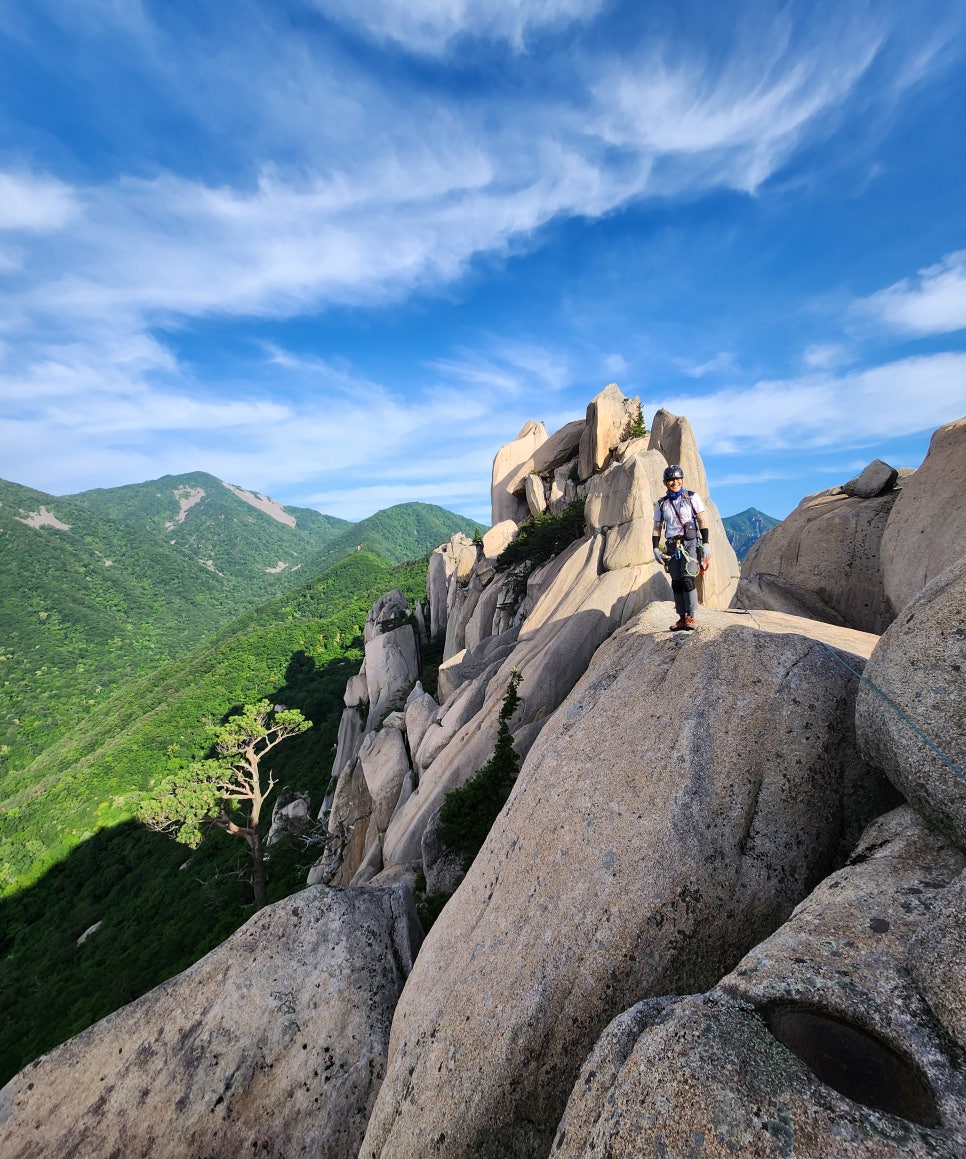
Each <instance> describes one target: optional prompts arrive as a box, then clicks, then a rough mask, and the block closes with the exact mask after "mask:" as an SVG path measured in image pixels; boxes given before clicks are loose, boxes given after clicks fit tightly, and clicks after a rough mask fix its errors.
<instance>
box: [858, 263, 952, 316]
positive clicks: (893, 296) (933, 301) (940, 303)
mask: <svg viewBox="0 0 966 1159" xmlns="http://www.w3.org/2000/svg"><path fill="white" fill-rule="evenodd" d="M853 314H854V316H856V317H858V318H868V319H872V320H873V321H875V322H878V323H879V324H881V325H884V326H886V327H888V328H889V329H891V330H894V331H896V332H897V333H898V334H902V335H913V336H917V337H918V336H922V335H926V334H950V333H953V332H954V331H956V330H963V329H966V250H957V251H956V252H955V253H951V254H947V255H946V256H945V257H944V258H943V259H942V260H941V261H939V262H937V263H936V264H935V265H932V266H927V267H926V268H925V269H923V270H920V271H919V273H918V274H917V275H916V277H914V278H903V279H902V280H901V281H899V282H896V283H894V284H893V285H891V286H889V287H887V288H886V289H884V290H879V291H878V292H877V293H875V294H872V295H871V296H870V297H868V298H863V299H861V300H860V301H858V302H857V303H856V304H855V306H854V307H853Z"/></svg>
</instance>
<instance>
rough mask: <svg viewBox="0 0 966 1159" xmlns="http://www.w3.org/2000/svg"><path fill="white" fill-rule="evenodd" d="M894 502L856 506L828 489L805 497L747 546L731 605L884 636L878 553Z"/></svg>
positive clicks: (873, 500)
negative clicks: (809, 618)
mask: <svg viewBox="0 0 966 1159" xmlns="http://www.w3.org/2000/svg"><path fill="white" fill-rule="evenodd" d="M898 495H899V492H898V490H895V489H892V490H888V491H886V493H885V494H882V495H875V496H872V497H868V498H862V497H859V496H853V495H849V494H847V493H846V491H845V489H844V488H842V487H833V488H831V489H830V490H829V491H823V492H821V493H819V494H817V495H809V496H807V497H806V498H805V499H803V500H802V501H801V503H799V505H798V507H796V508H795V510H794V511H793V512H792V513H791V514H790V515H789V516H788V518H787V519H784V520H783V521H782V522H781V523H779V524H778V526H777V527H773V528H772V529H771V530H770V531H768V532H766V533H765V535H763V536H762V537H761V539H759V540H758V542H757V543H755V544H753V545H752V548H751V550H750V551H749V552H748V555H747V556H746V557H745V559H744V561H743V562H742V565H741V580H740V582H739V584H738V590H737V593H736V596H735V603H736V604H737V605H738V606H739V607H744V608H766V609H769V610H771V611H777V612H789V613H791V614H793V615H807V616H812V617H814V618H815V619H820V620H825V621H827V622H828V623H830V624H841V625H843V626H845V627H850V628H856V629H858V630H860V631H864V632H876V633H881V632H884V631H885V629H886V628H887V627H888V626H889V624H890V623H891V622H892V612H891V609H890V607H889V603H888V601H887V599H886V593H885V586H884V583H883V576H882V564H881V560H880V555H879V553H880V546H881V542H882V536H883V533H884V532H885V529H886V526H887V523H888V520H889V516H890V514H891V512H892V509H893V507H894V505H895V503H896V500H897V498H898Z"/></svg>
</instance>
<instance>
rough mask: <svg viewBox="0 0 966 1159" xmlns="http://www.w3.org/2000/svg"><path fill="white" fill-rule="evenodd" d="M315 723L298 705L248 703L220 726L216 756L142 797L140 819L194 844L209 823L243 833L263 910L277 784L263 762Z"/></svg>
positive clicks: (257, 902) (257, 900) (257, 899)
mask: <svg viewBox="0 0 966 1159" xmlns="http://www.w3.org/2000/svg"><path fill="white" fill-rule="evenodd" d="M311 727H312V722H311V721H310V720H306V719H305V717H304V716H302V714H301V712H299V711H298V709H297V708H288V709H283V708H281V707H279V708H278V709H277V710H276V709H273V708H272V707H271V705H270V704H269V703H268V701H267V700H261V701H259V702H258V704H246V705H245V707H244V708H243V709H242V711H241V712H240V713H238V714H237V715H235V716H232V717H230V718H229V719H228V721H227V722H226V723H225V724H223V725H222V726H221V727H220V728H218V729H216V730H215V739H214V744H213V746H212V747H213V750H214V752H215V756H214V757H212V758H210V759H208V760H204V761H196V762H195V763H194V764H192V765H190V766H189V767H188V768H187V769H185V770H184V771H183V772H179V773H175V774H174V775H173V776H170V777H167V778H165V780H164V781H162V782H161V784H160V785H158V786H157V788H156V789H154V791H153V792H152V793H150V794H149V795H148V796H147V797H145V798H143V799H142V801H141V805H140V808H139V810H138V814H139V817H140V819H141V821H143V822H144V824H145V825H147V827H148V828H149V829H154V830H157V831H158V832H162V833H173V834H174V835H175V837H176V839H177V840H178V841H181V842H182V843H183V844H185V845H189V846H191V847H192V848H194V847H195V846H197V845H198V844H199V842H200V841H201V839H202V837H203V836H204V829H205V828H206V827H208V826H214V827H215V828H216V829H223V830H224V831H225V832H226V833H230V834H231V835H232V836H234V837H241V838H242V839H243V840H244V841H245V843H246V844H247V845H248V849H249V852H250V853H251V858H252V890H253V893H254V898H255V909H261V908H262V907H263V906H264V905H265V904H266V903H267V901H268V894H267V890H266V886H265V857H264V851H263V849H262V838H261V834H260V833H259V830H258V825H259V821H260V820H261V812H262V806H263V805H264V804H265V800H266V798H267V797H268V795H269V793H271V791H272V789H273V788H274V787H275V778H274V777H273V776H272V772H271V770H265V769H263V768H262V767H261V762H262V760H263V759H264V757H265V755H266V754H267V753H268V752H269V751H270V750H271V749H273V748H275V746H276V745H277V744H281V742H282V741H283V740H285V739H286V738H287V737H290V736H295V735H296V734H297V733H300V732H305V730H306V729H307V728H311Z"/></svg>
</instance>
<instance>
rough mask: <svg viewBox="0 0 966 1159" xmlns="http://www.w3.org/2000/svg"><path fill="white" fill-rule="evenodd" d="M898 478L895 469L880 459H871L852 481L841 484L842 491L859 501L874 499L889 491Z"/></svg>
mask: <svg viewBox="0 0 966 1159" xmlns="http://www.w3.org/2000/svg"><path fill="white" fill-rule="evenodd" d="M898 478H899V472H898V471H897V470H896V469H895V467H890V466H889V464H888V463H884V462H883V461H882V460H881V459H873V460H872V462H871V463H869V465H868V466H867V467H864V468H863V469H862V471H861V472H860V473H859V474H858V475H856V476H855V478H854V479H850V480H849V481H848V482H847V483H843V484H842V490H843V491H844V492H845V494H846V495H851V496H854V497H857V498H859V499H874V498H875V497H876V496H877V495H884V494H885V493H886V492H887V491H891V490H892V488H893V487H894V486H895V484H896V480H897V479H898Z"/></svg>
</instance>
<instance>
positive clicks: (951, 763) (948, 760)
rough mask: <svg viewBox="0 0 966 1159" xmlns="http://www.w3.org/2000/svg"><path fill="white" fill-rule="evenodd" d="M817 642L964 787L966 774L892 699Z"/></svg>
mask: <svg viewBox="0 0 966 1159" xmlns="http://www.w3.org/2000/svg"><path fill="white" fill-rule="evenodd" d="M817 642H818V643H819V644H821V645H822V647H823V648H824V649H825V651H826V652H829V653H831V655H832V656H834V657H835V659H836V660H838V662H839V663H840V664H841V665H842V667H843V668H848V670H849V671H850V672H851V673H852V675H853V676H857V677H858V678H859V679H860V680H861V681H862V682H863V683H864V684H868V686H869V687H870V688H871V689H873V690H874V691H875V692H877V693H878V694H879V695H880V696H881V697H882V699H883V700H884V701H885V702H886V704H888V706H889V707H890V708H891V709H893V710H894V711H895V712H897V713H898V714H899V716H900V717H901V718H902V719H903V720H904V721H905V722H906V724H907V725H908V726H909V727H910V728H911V729H912V731H913V732H914V733H915V734H916V736H917V737H919V739H920V740H924V741H925V742H926V744H927V745H929V747H930V748H931V749H932V751H933V752H934V753H935V754H936V756H937V757H939V759H940V760H941V761H942V762H943V764H944V765H947V766H948V767H949V768H950V769H952V771H953V772H954V773H955V774H956V776H957V777H959V779H960V780H961V781H962V782H963V784H964V785H966V773H964V772H963V770H962V769H961V768H960V767H959V765H957V764H956V762H955V761H954V760H952V759H951V758H950V757H947V756H946V754H945V753H944V752H943V751H942V749H941V748H940V747H939V745H937V744H936V743H935V742H934V741H932V740H930V739H929V737H928V736H926V734H925V733H924V732H923V731H922V729H921V728H920V727H919V725H917V724H916V722H915V721H914V720H910V719H909V717H908V716H907V715H906V714H905V713H904V712H903V711H902V709H901V708H900V707H899V705H898V704H896V702H895V701H894V700H893V699H892V697H891V696H890V695H889V694H888V693H887V692H883V691H882V689H881V688H880V687H879V686H878V684H875V683H873V681H871V680H870V679H869V678H868V676H863V675H862V673H861V672H856V670H855V669H854V668H853V667H852V665H851V664H847V663H846V662H845V661H844V660H843V659H842V657H841V656H840V655H839V654H838V652H836V651H835V649H834V648H830V647H829V646H828V644H826V643H824V642H823V641H822V640H819V641H817Z"/></svg>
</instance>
